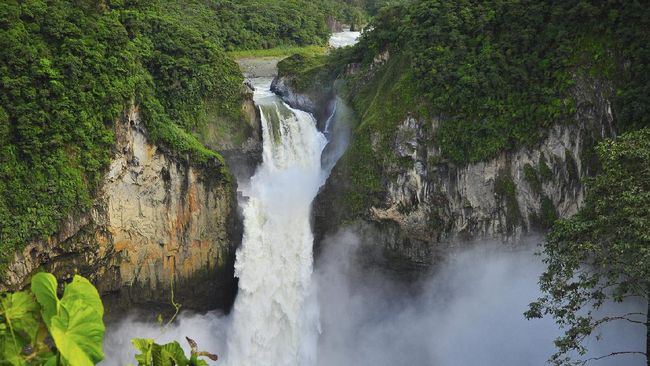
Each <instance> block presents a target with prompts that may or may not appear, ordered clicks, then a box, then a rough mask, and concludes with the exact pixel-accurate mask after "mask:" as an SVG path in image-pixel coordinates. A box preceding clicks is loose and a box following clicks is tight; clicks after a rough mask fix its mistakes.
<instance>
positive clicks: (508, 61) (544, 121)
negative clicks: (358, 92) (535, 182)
mask: <svg viewBox="0 0 650 366" xmlns="http://www.w3.org/2000/svg"><path fill="white" fill-rule="evenodd" d="M648 11H649V10H648V8H647V7H643V6H642V5H641V4H640V3H636V2H633V3H629V2H626V3H625V6H623V4H622V3H620V2H618V1H613V2H606V3H603V2H595V1H594V2H587V1H581V2H578V1H569V2H534V1H518V2H502V1H487V2H485V1H482V2H476V1H458V2H448V1H415V2H412V3H407V4H405V5H399V6H395V7H391V8H386V9H384V10H383V11H382V12H380V14H379V15H378V16H377V17H376V18H375V19H374V21H373V24H372V25H373V27H374V30H373V31H372V32H368V33H367V34H365V35H364V37H363V39H362V41H361V42H360V45H359V46H358V47H359V48H360V49H362V51H359V52H357V55H360V56H361V57H359V58H358V59H357V61H362V62H364V63H366V64H367V63H370V62H371V60H372V57H374V55H378V54H380V53H381V52H384V51H389V52H390V53H391V55H395V54H406V55H408V58H409V59H410V60H411V63H410V64H409V65H406V66H405V68H404V69H403V70H401V71H399V72H403V73H413V74H414V76H415V77H414V79H413V80H414V81H415V83H416V85H417V88H418V93H419V95H421V96H424V97H425V98H424V99H423V100H422V103H424V104H425V105H426V107H427V108H428V109H430V110H431V111H432V112H433V114H434V115H440V116H441V117H442V119H443V122H444V123H442V124H441V127H440V129H439V130H438V132H437V138H436V143H437V144H438V145H439V146H440V147H441V148H442V152H443V154H444V155H445V156H446V157H448V158H449V159H451V160H453V161H456V162H459V163H465V162H475V161H480V160H484V159H487V158H491V157H494V156H495V155H496V154H498V153H499V152H501V151H504V150H509V149H513V148H516V147H519V146H522V145H532V144H535V143H537V142H538V141H539V140H540V138H541V137H542V136H543V135H544V133H545V131H546V130H547V128H548V127H549V126H550V125H551V124H553V123H556V122H558V121H560V120H563V119H567V117H568V116H569V115H571V114H572V113H573V112H574V110H575V106H574V101H573V99H572V97H571V94H570V90H571V88H572V87H573V85H574V78H573V77H572V73H573V72H574V71H576V70H589V72H590V73H592V75H594V76H598V77H603V78H610V79H611V80H613V81H615V82H616V84H617V85H616V86H617V96H616V107H617V119H618V122H619V124H620V125H621V127H622V128H630V127H631V128H637V127H639V126H644V125H647V124H648V122H649V121H650V120H648V117H647V115H645V116H640V115H639V114H638V112H639V111H641V110H645V109H646V108H648V107H647V106H648V105H650V104H648V103H645V102H646V100H645V99H644V98H645V95H647V90H646V89H645V88H647V87H648V85H649V83H648V80H647V72H645V71H644V70H647V65H648V62H649V61H650V54H649V52H648V50H647V46H646V45H642V44H641V43H640V42H642V41H640V40H647V37H648V36H647V34H645V32H644V31H643V29H645V26H644V25H647V24H646V22H647V19H646V18H644V17H643V16H642V15H641V14H646V15H647V12H648ZM629 62H633V63H634V67H627V68H625V67H621V66H622V65H625V64H626V63H629ZM644 105H645V107H644Z"/></svg>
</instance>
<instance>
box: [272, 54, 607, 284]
mask: <svg viewBox="0 0 650 366" xmlns="http://www.w3.org/2000/svg"><path fill="white" fill-rule="evenodd" d="M380 56H381V57H378V58H377V59H376V60H375V62H374V63H373V65H372V66H371V67H370V69H369V70H365V71H361V72H367V73H368V74H369V75H368V76H367V77H361V78H360V79H361V80H364V79H367V80H370V79H372V77H373V75H372V73H373V72H374V70H376V69H379V68H381V67H382V65H383V64H384V63H386V62H387V60H388V59H389V55H388V54H385V55H380ZM347 72H348V73H350V72H352V73H355V72H360V71H359V70H358V68H357V67H355V65H349V66H348V67H347ZM298 77H300V76H298ZM298 77H296V76H295V75H294V76H292V75H282V76H280V77H279V78H278V79H276V80H275V81H274V86H275V90H276V92H277V93H278V94H280V95H281V96H282V97H283V98H284V99H285V101H287V102H288V103H289V104H291V105H294V106H297V107H300V108H304V109H306V110H311V111H314V106H315V105H327V104H326V103H325V104H323V103H316V102H315V101H316V100H320V99H322V98H323V95H322V94H314V93H313V92H311V90H314V89H315V88H310V87H307V88H298V89H297V88H295V87H293V86H294V85H296V84H297V83H296V79H297V78H298ZM357 80H358V79H357ZM574 80H575V85H574V87H573V88H572V90H571V95H572V97H573V99H574V100H575V105H576V112H575V114H574V115H573V116H572V117H571V118H570V119H568V120H563V121H556V122H555V123H552V127H551V128H550V129H549V130H548V132H547V134H546V137H545V138H543V139H542V140H541V141H539V143H538V144H537V145H536V146H529V147H522V148H518V149H513V150H510V151H503V152H502V153H500V154H499V156H498V157H496V158H493V159H489V160H485V161H481V162H478V163H470V164H465V165H457V164H454V163H453V162H451V161H448V160H447V159H445V158H444V157H443V156H442V155H441V152H440V149H439V147H438V146H437V145H436V141H435V131H436V129H437V128H438V126H439V124H440V120H439V119H436V118H422V117H416V116H415V114H414V113H411V112H406V113H405V114H404V115H403V117H402V119H401V122H400V123H398V124H397V125H396V126H395V127H394V128H393V129H392V130H391V131H390V132H389V133H390V135H389V136H382V135H381V134H382V133H386V132H385V131H375V132H372V136H370V141H371V145H372V146H371V149H372V151H371V154H370V155H369V156H357V155H354V154H353V153H352V152H351V151H348V152H347V153H346V155H345V156H344V157H343V158H342V159H341V160H340V161H339V163H338V164H337V165H336V167H335V168H334V170H333V172H332V174H331V175H330V177H329V179H328V181H327V184H326V185H325V187H324V188H323V189H322V191H321V193H320V194H319V195H318V197H317V198H316V201H315V203H314V215H315V218H314V225H315V236H316V239H317V245H318V242H319V241H320V240H322V238H323V237H324V236H325V235H327V234H332V233H334V232H335V231H337V230H339V229H340V228H345V227H347V228H352V229H354V230H355V231H357V232H359V233H360V234H361V235H362V236H366V239H367V240H362V242H368V243H374V244H372V245H370V246H369V248H366V251H365V253H367V256H366V258H365V259H366V260H367V261H369V262H371V263H380V264H383V265H386V266H388V267H391V268H393V269H397V270H400V271H401V270H404V271H411V270H417V271H419V270H422V269H426V268H428V267H429V266H430V265H431V264H433V263H435V262H436V260H437V259H438V258H440V257H441V256H442V255H444V254H445V253H446V252H448V249H449V247H450V246H451V245H458V243H461V242H464V241H470V240H475V239H485V238H494V239H502V240H505V241H507V242H514V240H515V239H517V238H519V237H521V236H522V235H525V234H527V233H532V232H536V231H543V230H545V229H547V228H548V227H550V225H551V224H552V223H553V221H554V220H555V219H556V218H557V217H568V216H570V215H572V214H574V213H576V211H577V210H578V208H579V207H580V205H581V204H582V201H583V197H584V184H583V178H585V177H586V176H590V175H593V174H594V173H595V169H597V161H596V160H595V158H594V154H593V148H594V146H595V144H596V142H597V141H599V140H601V139H603V138H606V137H611V136H613V135H614V133H615V132H614V127H613V120H614V117H613V115H612V108H611V102H610V99H609V98H610V96H611V95H612V93H613V87H612V86H611V85H610V84H609V83H607V82H602V81H600V80H597V79H594V78H592V77H588V76H584V75H582V74H580V73H576V74H575V75H574ZM301 83H302V84H303V85H304V80H302V81H301ZM330 87H331V86H330ZM357 88H358V87H357ZM354 98H355V95H354V94H351V95H350V96H349V98H348V99H349V100H353V99H354ZM384 103H390V101H384ZM314 112H315V113H316V114H317V115H318V114H319V111H314ZM320 114H321V115H322V114H325V113H323V112H322V111H321V112H320ZM352 139H353V142H352V143H353V144H354V143H355V142H354V139H355V137H354V133H353V137H352ZM381 139H384V141H385V140H386V139H387V140H388V141H389V146H390V154H392V155H393V156H394V159H389V160H387V161H382V162H380V165H381V166H380V170H381V176H380V179H379V182H378V185H379V187H378V189H377V191H378V192H377V193H375V194H373V199H372V200H368V201H365V202H364V203H363V207H361V208H360V209H355V208H352V207H351V203H350V202H351V200H350V194H349V193H350V192H351V191H354V190H355V189H358V185H359V182H356V181H354V179H353V178H352V177H353V174H352V173H353V171H352V170H353V169H355V167H358V166H359V165H364V164H373V163H374V160H377V157H378V156H381V155H382V152H381V151H379V149H380V147H379V145H380V144H379V143H378V142H377V141H380V140H381ZM368 159H372V160H373V161H371V160H368Z"/></svg>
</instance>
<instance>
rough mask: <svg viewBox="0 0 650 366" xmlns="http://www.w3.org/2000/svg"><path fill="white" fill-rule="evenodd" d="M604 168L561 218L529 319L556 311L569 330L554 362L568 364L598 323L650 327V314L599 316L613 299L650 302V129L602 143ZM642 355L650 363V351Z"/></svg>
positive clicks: (581, 351) (546, 250)
mask: <svg viewBox="0 0 650 366" xmlns="http://www.w3.org/2000/svg"><path fill="white" fill-rule="evenodd" d="M597 151H598V155H599V157H600V161H601V163H602V172H601V173H600V174H599V175H597V176H596V177H595V178H593V179H591V180H590V181H589V182H588V185H587V196H586V201H585V205H584V207H582V208H581V209H580V211H579V212H578V213H577V214H576V215H575V216H573V217H571V218H567V219H562V220H559V221H558V222H557V223H556V224H555V226H554V227H553V229H552V230H551V232H550V233H549V235H548V237H547V239H546V243H545V244H544V247H543V254H544V256H545V259H544V261H545V262H546V264H547V265H548V268H547V270H546V271H545V272H544V273H543V274H542V276H541V277H540V288H541V290H542V291H543V293H544V295H543V296H542V297H541V298H539V299H538V300H537V301H536V302H534V303H532V304H531V305H530V309H529V311H528V312H527V313H526V316H527V317H528V318H535V317H542V316H544V315H550V316H552V317H553V318H555V319H556V321H557V323H558V324H559V325H561V326H562V327H564V328H565V330H566V332H565V334H564V335H563V336H562V337H560V338H558V339H557V340H556V342H555V343H556V345H557V349H558V352H557V353H556V354H555V355H553V356H552V358H551V360H552V361H553V363H554V364H556V365H564V364H569V362H570V356H571V354H572V352H577V353H578V354H581V355H584V354H585V352H586V348H585V345H584V343H583V341H584V340H585V339H586V338H587V337H588V336H589V335H591V334H592V333H593V332H594V331H596V330H597V328H598V327H599V326H602V325H603V324H605V323H608V322H612V321H627V322H632V323H635V324H638V326H641V327H646V328H648V329H650V323H649V322H650V320H649V318H648V317H649V316H650V315H649V314H648V312H647V310H646V312H640V313H630V314H617V315H612V316H599V315H597V310H598V309H599V308H600V307H601V306H602V305H603V304H604V303H605V302H606V301H615V302H621V301H624V300H628V299H630V298H640V299H642V300H644V301H646V302H647V301H648V300H649V299H650V129H648V128H646V129H642V130H639V131H634V132H629V133H627V134H625V135H622V136H621V137H619V138H617V139H614V140H607V141H604V142H602V143H601V144H600V145H599V146H598V148H597ZM621 352H624V353H630V352H632V353H639V354H643V355H645V356H646V357H647V358H648V359H649V360H650V354H648V350H621ZM649 362H650V361H649Z"/></svg>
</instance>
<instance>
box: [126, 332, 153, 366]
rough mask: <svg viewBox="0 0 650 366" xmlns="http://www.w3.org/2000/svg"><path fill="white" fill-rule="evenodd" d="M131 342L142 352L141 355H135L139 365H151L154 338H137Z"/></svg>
mask: <svg viewBox="0 0 650 366" xmlns="http://www.w3.org/2000/svg"><path fill="white" fill-rule="evenodd" d="M131 343H132V344H133V346H134V347H135V348H136V349H137V350H138V351H140V352H142V353H141V354H139V355H135V360H136V361H138V366H151V349H152V346H153V339H144V338H135V339H132V340H131Z"/></svg>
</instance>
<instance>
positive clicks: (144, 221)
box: [0, 107, 241, 313]
mask: <svg viewBox="0 0 650 366" xmlns="http://www.w3.org/2000/svg"><path fill="white" fill-rule="evenodd" d="M115 140H116V144H115V153H114V156H113V159H112V161H111V164H110V167H109V169H108V172H107V173H106V175H105V178H104V180H103V184H102V186H101V187H100V189H99V192H98V194H97V197H96V199H95V203H94V206H93V208H92V210H90V212H83V213H79V214H77V215H75V216H74V217H70V218H69V219H68V220H67V222H66V223H64V224H63V226H62V230H61V231H60V232H59V233H58V235H57V236H56V237H52V238H49V239H48V240H46V241H36V242H33V243H31V244H29V245H28V246H27V247H26V248H25V250H23V251H22V252H20V253H17V254H16V257H15V260H14V262H13V263H12V264H11V265H10V267H9V270H8V273H7V274H6V276H5V279H4V283H2V285H1V286H0V287H1V288H0V290H2V289H16V288H20V287H22V286H24V285H25V284H26V281H28V279H29V275H30V274H31V273H33V272H34V271H36V270H39V269H45V270H47V271H51V272H53V273H55V274H56V275H57V277H59V278H67V277H71V276H72V275H73V274H74V273H75V272H78V273H80V274H82V275H84V276H87V277H89V278H90V279H91V280H92V281H93V282H94V283H95V284H96V285H97V287H98V289H99V291H100V293H101V294H102V295H103V297H104V298H105V300H106V301H107V303H108V305H107V307H108V309H109V310H110V311H112V312H113V313H116V312H119V311H120V310H121V309H123V308H125V307H131V306H136V307H137V306H140V307H144V306H146V307H147V308H148V309H152V308H161V309H165V308H166V309H169V308H170V306H171V298H172V291H173V295H174V300H175V301H176V302H179V303H181V304H182V305H183V307H184V308H190V309H195V310H205V309H210V308H215V307H222V308H228V307H229V306H230V303H231V301H232V299H233V296H234V291H235V289H236V284H235V281H234V276H233V267H234V255H235V249H236V246H237V245H238V243H239V242H240V240H241V231H240V229H239V228H238V225H237V217H236V215H237V214H236V212H237V211H236V198H235V189H236V187H235V183H234V180H233V177H232V176H231V174H230V172H229V171H228V169H227V168H226V167H225V166H223V164H222V163H220V162H219V161H217V160H216V159H214V160H213V161H208V162H206V163H197V162H193V161H191V160H190V158H189V157H188V156H184V155H181V154H178V153H175V152H172V151H169V150H167V149H166V148H164V147H161V146H156V145H153V144H151V143H150V142H149V141H148V139H147V132H146V129H145V127H144V124H143V123H142V122H141V118H140V113H139V110H138V108H137V107H133V108H131V109H130V110H129V111H128V112H127V113H125V114H124V115H123V117H122V118H120V119H119V120H118V121H117V122H116V123H115Z"/></svg>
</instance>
